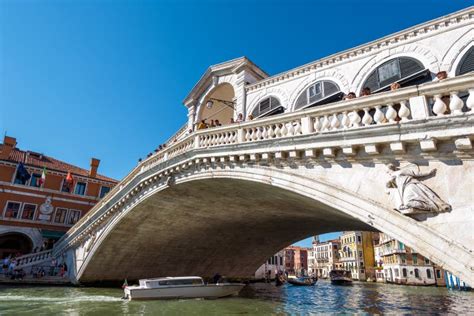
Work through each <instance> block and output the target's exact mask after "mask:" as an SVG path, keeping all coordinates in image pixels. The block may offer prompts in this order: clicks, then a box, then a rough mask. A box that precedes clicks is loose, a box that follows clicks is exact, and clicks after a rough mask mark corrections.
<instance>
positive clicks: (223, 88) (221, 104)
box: [195, 83, 235, 127]
mask: <svg viewBox="0 0 474 316" xmlns="http://www.w3.org/2000/svg"><path fill="white" fill-rule="evenodd" d="M234 96H235V93H234V88H233V87H232V85H231V84H229V83H223V84H220V85H218V86H217V87H216V88H214V90H212V91H211V92H210V93H209V94H208V95H207V96H206V97H205V98H204V100H203V103H202V105H201V110H200V113H199V115H198V119H197V120H196V122H195V123H196V124H199V123H200V122H201V121H202V120H205V123H207V124H208V125H209V127H214V126H216V125H219V124H220V125H228V124H230V123H231V119H232V118H233V117H234V105H233V100H234ZM209 101H211V102H209ZM216 121H217V123H216ZM212 123H214V126H212Z"/></svg>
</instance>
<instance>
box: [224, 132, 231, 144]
mask: <svg viewBox="0 0 474 316" xmlns="http://www.w3.org/2000/svg"><path fill="white" fill-rule="evenodd" d="M229 136H230V133H229V132H225V133H224V144H228V143H229V142H230V138H229Z"/></svg>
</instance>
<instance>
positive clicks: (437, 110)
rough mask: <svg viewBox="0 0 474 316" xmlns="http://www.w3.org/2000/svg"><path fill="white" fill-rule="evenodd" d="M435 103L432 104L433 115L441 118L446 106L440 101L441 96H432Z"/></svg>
mask: <svg viewBox="0 0 474 316" xmlns="http://www.w3.org/2000/svg"><path fill="white" fill-rule="evenodd" d="M434 99H435V102H434V104H433V113H434V114H436V116H443V115H444V112H446V110H447V106H446V104H445V103H444V102H443V100H441V95H439V94H437V95H435V96H434Z"/></svg>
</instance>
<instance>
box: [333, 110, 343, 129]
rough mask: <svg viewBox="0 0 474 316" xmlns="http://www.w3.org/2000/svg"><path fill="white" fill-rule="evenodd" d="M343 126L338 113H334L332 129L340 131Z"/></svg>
mask: <svg viewBox="0 0 474 316" xmlns="http://www.w3.org/2000/svg"><path fill="white" fill-rule="evenodd" d="M339 126H341V123H340V122H339V118H338V117H337V113H334V114H333V115H332V118H331V129H338V128H339Z"/></svg>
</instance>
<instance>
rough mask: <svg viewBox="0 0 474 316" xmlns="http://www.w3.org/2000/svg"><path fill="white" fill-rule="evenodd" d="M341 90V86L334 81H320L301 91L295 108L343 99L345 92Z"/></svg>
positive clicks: (304, 107)
mask: <svg viewBox="0 0 474 316" xmlns="http://www.w3.org/2000/svg"><path fill="white" fill-rule="evenodd" d="M340 90H341V89H340V88H339V86H338V85H337V84H335V83H334V82H332V81H328V80H323V81H318V82H316V83H314V84H312V85H311V86H309V87H308V88H307V89H306V90H304V91H303V92H302V93H301V95H300V96H299V97H298V99H297V100H296V104H295V110H300V109H306V108H309V107H312V106H316V105H323V104H327V103H331V102H336V101H339V100H342V97H343V96H344V93H342V92H341V91H340Z"/></svg>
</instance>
